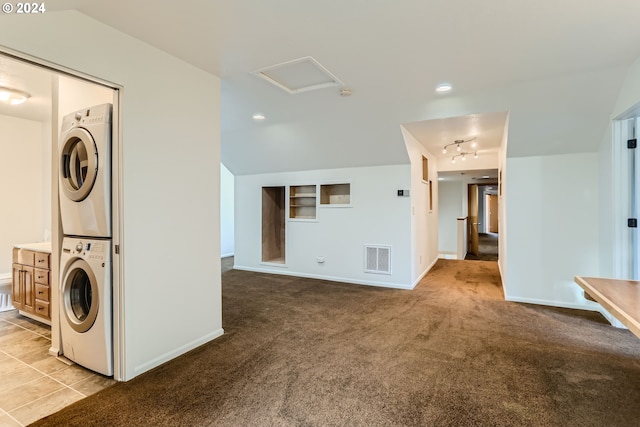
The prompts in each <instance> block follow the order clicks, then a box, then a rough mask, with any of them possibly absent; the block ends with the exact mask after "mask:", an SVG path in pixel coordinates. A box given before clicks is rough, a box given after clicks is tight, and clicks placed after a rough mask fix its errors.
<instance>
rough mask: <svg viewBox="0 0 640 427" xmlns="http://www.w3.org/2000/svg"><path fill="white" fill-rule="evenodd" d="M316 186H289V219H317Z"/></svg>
mask: <svg viewBox="0 0 640 427" xmlns="http://www.w3.org/2000/svg"><path fill="white" fill-rule="evenodd" d="M316 194H317V190H316V186H315V185H292V186H290V187H289V219H299V220H315V219H316V205H317V200H316Z"/></svg>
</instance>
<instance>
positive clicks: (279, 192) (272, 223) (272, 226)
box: [262, 187, 286, 264]
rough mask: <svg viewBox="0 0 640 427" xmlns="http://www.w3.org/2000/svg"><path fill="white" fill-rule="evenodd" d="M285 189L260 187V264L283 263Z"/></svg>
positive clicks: (284, 245)
mask: <svg viewBox="0 0 640 427" xmlns="http://www.w3.org/2000/svg"><path fill="white" fill-rule="evenodd" d="M284 190H285V187H262V262H268V263H275V264H284V263H285V247H286V244H285V236H286V232H285V221H284V214H285V203H284V201H285V198H284Z"/></svg>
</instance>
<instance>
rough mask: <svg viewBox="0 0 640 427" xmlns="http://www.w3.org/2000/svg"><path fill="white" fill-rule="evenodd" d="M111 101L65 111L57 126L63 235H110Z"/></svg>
mask: <svg viewBox="0 0 640 427" xmlns="http://www.w3.org/2000/svg"><path fill="white" fill-rule="evenodd" d="M111 111H112V108H111V104H102V105H97V106H95V107H90V108H85V109H83V110H79V111H76V112H74V113H71V114H68V115H66V116H65V117H64V119H63V120H62V127H61V129H60V145H59V147H60V151H59V153H60V157H59V158H60V178H59V180H58V181H59V187H60V216H61V221H62V230H63V232H64V234H65V235H67V236H90V237H111Z"/></svg>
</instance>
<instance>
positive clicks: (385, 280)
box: [234, 165, 412, 288]
mask: <svg viewBox="0 0 640 427" xmlns="http://www.w3.org/2000/svg"><path fill="white" fill-rule="evenodd" d="M330 183H350V184H351V207H320V206H319V207H318V209H317V221H316V222H300V221H287V222H286V266H283V267H274V266H273V265H270V264H263V263H262V262H261V258H262V242H261V238H262V237H261V236H262V232H261V227H262V207H261V204H262V187H263V186H289V185H308V184H330ZM235 184H236V192H235V213H236V215H235V260H234V263H235V268H238V269H246V270H251V271H264V272H270V273H279V274H292V275H297V276H305V277H317V278H324V279H329V280H336V281H345V282H351V283H361V284H369V285H379V286H389V287H399V288H410V287H411V283H412V280H411V221H410V215H411V198H409V197H398V196H397V190H400V189H405V190H408V189H410V186H411V169H410V166H409V165H400V166H380V167H366V168H348V169H329V170H316V171H305V172H286V173H277V174H260V175H236V177H235ZM364 245H390V246H391V247H392V274H391V275H386V274H372V273H365V272H364ZM318 256H322V257H324V259H325V262H324V263H322V264H320V263H318V262H316V257H318Z"/></svg>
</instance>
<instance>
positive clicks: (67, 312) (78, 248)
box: [60, 237, 113, 376]
mask: <svg viewBox="0 0 640 427" xmlns="http://www.w3.org/2000/svg"><path fill="white" fill-rule="evenodd" d="M60 301H61V304H60V332H61V339H62V353H63V354H64V356H65V357H67V358H68V359H70V360H72V361H74V362H76V363H77V364H78V365H82V366H84V367H85V368H88V369H91V370H92V371H95V372H98V373H100V374H103V375H107V376H111V375H113V312H112V282H111V240H108V239H102V240H98V239H89V238H80V237H65V238H64V240H63V242H62V253H61V254H60Z"/></svg>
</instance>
